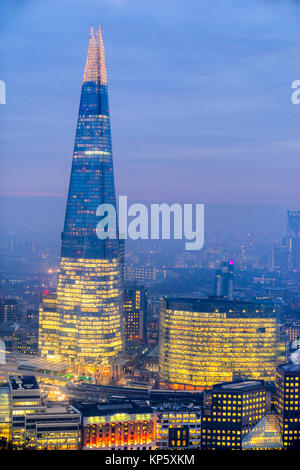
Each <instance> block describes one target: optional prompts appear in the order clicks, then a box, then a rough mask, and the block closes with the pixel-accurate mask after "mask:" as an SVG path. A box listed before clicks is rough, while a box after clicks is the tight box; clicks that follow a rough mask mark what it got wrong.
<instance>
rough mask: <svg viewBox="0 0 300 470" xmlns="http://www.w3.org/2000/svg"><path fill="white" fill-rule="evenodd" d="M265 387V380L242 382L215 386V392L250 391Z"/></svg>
mask: <svg viewBox="0 0 300 470" xmlns="http://www.w3.org/2000/svg"><path fill="white" fill-rule="evenodd" d="M264 385H265V384H264V381H263V380H242V381H236V382H227V383H223V384H216V385H213V390H216V389H219V390H225V391H231V390H232V391H248V390H252V389H256V388H258V387H264Z"/></svg>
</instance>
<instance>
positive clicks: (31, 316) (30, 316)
mask: <svg viewBox="0 0 300 470" xmlns="http://www.w3.org/2000/svg"><path fill="white" fill-rule="evenodd" d="M38 319H39V311H38V310H36V309H28V310H27V312H26V321H30V322H31V321H37V320H38Z"/></svg>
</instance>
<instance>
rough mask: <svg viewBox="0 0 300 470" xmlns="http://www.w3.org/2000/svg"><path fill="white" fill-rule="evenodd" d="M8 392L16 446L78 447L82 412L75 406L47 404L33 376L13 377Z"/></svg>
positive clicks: (43, 448)
mask: <svg viewBox="0 0 300 470" xmlns="http://www.w3.org/2000/svg"><path fill="white" fill-rule="evenodd" d="M9 395H10V397H9V403H10V418H9V419H10V426H11V442H12V446H13V449H25V448H26V449H35V450H45V449H47V450H54V449H55V450H77V449H79V447H80V437H81V433H80V414H79V413H78V412H77V411H76V410H75V409H74V408H72V407H66V406H57V405H54V406H49V405H47V404H45V402H44V399H43V397H42V393H41V390H40V388H39V385H38V383H37V381H36V378H35V377H34V376H27V375H24V376H22V375H14V376H11V377H10V378H9Z"/></svg>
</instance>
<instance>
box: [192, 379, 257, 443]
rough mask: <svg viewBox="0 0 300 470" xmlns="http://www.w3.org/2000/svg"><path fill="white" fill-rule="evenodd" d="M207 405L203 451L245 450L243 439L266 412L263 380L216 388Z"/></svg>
mask: <svg viewBox="0 0 300 470" xmlns="http://www.w3.org/2000/svg"><path fill="white" fill-rule="evenodd" d="M207 393H208V394H209V399H206V400H205V401H204V405H203V416H202V438H201V449H203V450H221V449H227V450H241V449H242V441H243V438H244V437H245V436H246V435H247V434H248V433H249V431H250V430H251V429H252V428H253V427H254V426H255V424H256V423H258V421H260V420H261V419H262V418H263V416H264V415H265V412H266V388H265V385H264V382H263V381H262V380H247V381H239V382H230V383H223V384H220V385H214V386H213V388H212V390H211V391H210V392H207Z"/></svg>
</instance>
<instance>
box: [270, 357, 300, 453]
mask: <svg viewBox="0 0 300 470" xmlns="http://www.w3.org/2000/svg"><path fill="white" fill-rule="evenodd" d="M294 354H298V353H294ZM298 358H299V355H298ZM276 407H277V413H278V417H279V425H280V432H281V434H282V440H283V447H284V448H295V449H300V360H299V361H298V362H297V363H293V362H289V363H286V364H281V365H279V366H278V367H277V371H276Z"/></svg>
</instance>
